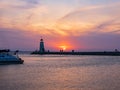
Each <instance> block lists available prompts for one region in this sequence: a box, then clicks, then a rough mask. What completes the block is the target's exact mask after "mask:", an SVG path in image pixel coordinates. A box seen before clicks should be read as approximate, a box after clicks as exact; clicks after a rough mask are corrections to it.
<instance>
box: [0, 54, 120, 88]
mask: <svg viewBox="0 0 120 90" xmlns="http://www.w3.org/2000/svg"><path fill="white" fill-rule="evenodd" d="M21 58H22V59H24V61H25V62H24V64H22V65H0V90H120V57H119V56H64V55H43V56H37V55H21Z"/></svg>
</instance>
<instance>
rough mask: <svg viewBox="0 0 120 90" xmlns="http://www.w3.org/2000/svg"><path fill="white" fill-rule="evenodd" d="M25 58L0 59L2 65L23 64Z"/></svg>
mask: <svg viewBox="0 0 120 90" xmlns="http://www.w3.org/2000/svg"><path fill="white" fill-rule="evenodd" d="M23 62H24V60H20V61H0V65H4V64H23Z"/></svg>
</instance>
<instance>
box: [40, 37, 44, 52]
mask: <svg viewBox="0 0 120 90" xmlns="http://www.w3.org/2000/svg"><path fill="white" fill-rule="evenodd" d="M39 52H41V53H43V52H45V48H44V41H43V39H42V38H41V39H40V48H39Z"/></svg>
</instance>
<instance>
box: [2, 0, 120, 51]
mask: <svg viewBox="0 0 120 90" xmlns="http://www.w3.org/2000/svg"><path fill="white" fill-rule="evenodd" d="M41 37H42V38H43V39H44V42H45V49H46V50H48V49H49V50H59V49H60V48H61V47H62V48H64V49H65V50H72V49H74V50H76V51H96V50H98V51H99V50H114V49H118V50H120V0H0V49H4V48H9V49H12V50H16V49H19V50H36V49H38V48H39V42H40V38H41Z"/></svg>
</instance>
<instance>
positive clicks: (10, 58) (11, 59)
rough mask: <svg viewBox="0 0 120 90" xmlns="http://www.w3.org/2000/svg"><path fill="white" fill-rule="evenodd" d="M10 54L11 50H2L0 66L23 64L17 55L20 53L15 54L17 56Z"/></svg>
mask: <svg viewBox="0 0 120 90" xmlns="http://www.w3.org/2000/svg"><path fill="white" fill-rule="evenodd" d="M9 52H10V50H8V49H5V50H0V64H23V62H24V60H22V59H21V58H19V56H18V54H17V52H18V51H16V52H15V53H14V54H15V55H12V54H10V53H9Z"/></svg>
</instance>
